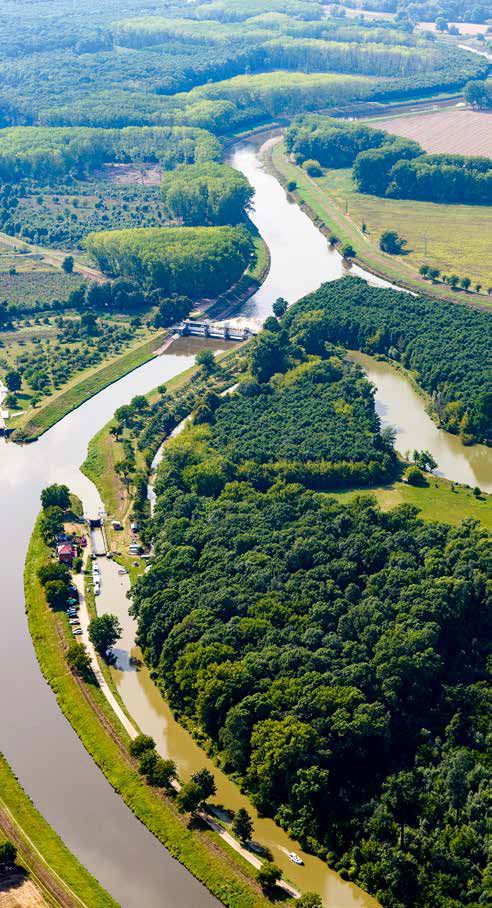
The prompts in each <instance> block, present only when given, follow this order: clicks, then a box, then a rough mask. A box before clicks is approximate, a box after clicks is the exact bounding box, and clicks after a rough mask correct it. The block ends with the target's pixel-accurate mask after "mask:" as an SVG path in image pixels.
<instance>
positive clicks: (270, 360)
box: [251, 331, 288, 383]
mask: <svg viewBox="0 0 492 908" xmlns="http://www.w3.org/2000/svg"><path fill="white" fill-rule="evenodd" d="M287 366H288V344H287V338H286V336H285V335H284V334H283V333H282V332H280V333H277V332H275V333H273V332H272V331H263V332H262V333H261V334H260V335H258V337H257V338H256V339H255V341H254V346H253V353H252V356H251V371H252V373H253V375H254V377H255V378H257V379H258V381H259V382H262V383H264V382H267V381H268V380H269V379H270V378H271V377H272V375H275V373H276V372H284V371H285V369H286V368H287Z"/></svg>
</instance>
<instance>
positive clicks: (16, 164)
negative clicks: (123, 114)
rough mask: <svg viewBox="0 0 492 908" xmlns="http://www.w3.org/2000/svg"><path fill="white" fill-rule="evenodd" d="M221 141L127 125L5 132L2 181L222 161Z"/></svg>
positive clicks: (0, 150) (184, 130)
mask: <svg viewBox="0 0 492 908" xmlns="http://www.w3.org/2000/svg"><path fill="white" fill-rule="evenodd" d="M221 154H222V147H221V144H220V142H219V141H218V140H217V139H216V138H215V136H212V135H211V134H210V133H209V132H206V131H205V130H203V129H196V128H195V129H194V128H190V127H183V126H176V127H172V128H170V127H150V126H143V127H127V128H126V129H89V128H85V127H80V128H77V127H75V128H63V127H58V128H57V127H51V128H46V127H42V126H36V127H34V126H31V127H13V128H7V129H2V130H0V179H2V180H5V181H6V182H13V181H18V180H21V179H24V178H26V177H28V178H32V179H35V180H39V181H40V182H49V181H54V180H59V179H60V177H63V176H67V175H73V176H75V177H78V178H79V179H80V178H83V177H86V176H87V175H88V174H91V173H92V172H93V171H94V170H96V169H97V168H98V167H100V166H101V165H102V164H104V163H105V162H112V163H115V162H116V163H128V162H137V161H146V162H149V161H155V162H158V163H159V164H161V165H162V167H163V168H164V169H165V170H171V169H172V168H173V167H176V166H177V165H178V164H195V163H197V164H202V163H204V162H205V161H218V160H220V158H221Z"/></svg>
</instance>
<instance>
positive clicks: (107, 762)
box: [24, 519, 271, 908]
mask: <svg viewBox="0 0 492 908" xmlns="http://www.w3.org/2000/svg"><path fill="white" fill-rule="evenodd" d="M48 557H49V550H48V548H47V546H46V545H45V544H44V542H43V539H42V537H41V534H40V530H39V519H38V521H37V523H36V525H35V528H34V531H33V535H32V537H31V541H30V544H29V550H28V553H27V559H26V567H25V575H24V585H25V595H26V603H27V614H28V620H29V627H30V631H31V636H32V639H33V643H34V646H35V649H36V654H37V658H38V661H39V664H40V667H41V670H42V672H43V674H44V676H45V678H46V680H47V681H48V683H49V684H50V686H51V687H52V689H53V691H54V692H55V695H56V697H57V700H58V702H59V704H60V707H61V709H62V710H63V712H64V714H65V716H66V717H67V719H68V720H69V722H70V723H71V725H72V726H73V728H74V729H75V731H76V732H77V734H78V735H79V737H80V739H81V740H82V742H83V744H84V746H85V747H86V749H87V750H88V752H89V753H90V754H91V756H92V757H93V759H94V760H95V762H96V763H97V765H98V766H99V767H100V768H101V770H102V771H103V772H104V774H105V776H106V778H107V779H108V781H109V782H110V784H111V785H112V786H113V788H114V789H115V791H117V792H118V793H119V794H120V795H121V796H122V798H123V800H124V801H125V803H126V804H127V805H128V807H129V808H130V809H131V810H132V811H133V813H134V814H135V815H136V816H137V817H138V819H139V820H140V821H141V822H142V823H144V825H145V826H147V828H148V829H149V830H150V831H151V832H152V833H153V834H154V835H155V836H156V837H157V838H158V839H159V840H160V841H161V842H162V844H163V845H164V846H165V847H166V848H167V849H168V851H169V852H170V853H171V854H172V855H173V856H174V857H175V858H177V860H178V861H180V862H181V863H182V864H184V866H185V867H187V869H188V870H189V871H190V872H191V873H192V874H193V875H194V876H195V877H196V878H197V879H199V880H200V881H201V882H202V883H204V884H205V885H206V886H207V888H208V889H209V890H210V891H211V892H213V893H214V895H216V896H217V898H218V899H219V900H220V901H221V902H222V903H223V904H224V905H226V906H229V908H266V906H268V905H271V902H270V901H269V900H268V899H266V898H265V897H264V896H263V895H262V894H261V892H260V891H259V890H258V887H257V886H256V885H255V883H254V872H253V871H252V869H251V868H250V867H249V866H248V865H247V864H246V862H245V861H243V860H242V859H240V858H238V857H237V856H235V855H234V856H233V855H232V853H231V854H229V852H226V851H225V850H223V849H222V846H221V844H220V840H219V838H218V837H217V836H214V834H213V833H211V832H210V833H209V832H206V831H203V832H202V831H199V830H191V829H189V828H188V827H187V825H186V824H185V821H184V820H183V818H182V817H181V816H180V814H179V813H178V811H177V808H176V807H175V806H174V804H173V802H172V801H171V800H169V799H168V798H167V799H164V798H163V797H160V796H159V794H158V793H157V792H156V791H155V790H152V789H151V788H149V787H148V786H147V785H146V784H145V782H144V781H143V780H142V777H141V776H140V775H139V774H138V772H137V771H136V769H135V768H134V766H133V764H132V762H131V760H130V757H129V756H127V755H126V748H125V746H122V744H123V745H127V744H128V739H127V737H126V733H125V732H124V729H122V728H121V726H120V725H119V723H117V720H116V719H115V717H114V716H113V714H112V712H111V710H110V708H109V707H107V710H108V715H109V714H110V715H111V723H112V725H113V735H112V734H110V732H109V729H108V728H106V727H105V726H104V725H103V724H102V722H101V721H100V718H99V717H98V715H97V713H96V710H98V711H100V712H101V714H102V712H103V710H104V704H103V703H102V702H100V701H102V700H104V698H103V697H102V695H101V694H100V692H99V691H98V689H97V688H96V689H93V688H92V687H91V689H90V692H88V696H84V695H83V693H82V692H81V687H80V686H79V684H78V682H77V680H76V679H75V678H74V676H73V675H72V674H71V673H70V672H68V671H67V666H66V662H65V659H64V654H63V649H62V647H61V645H60V635H59V632H58V631H59V626H60V622H62V623H63V616H60V615H56V614H55V613H53V612H52V611H51V610H50V609H49V607H48V605H47V603H46V599H45V596H44V591H43V588H42V586H41V584H40V582H39V580H38V577H37V571H38V568H39V567H40V566H41V564H43V563H44V562H45V561H46V559H47V558H48ZM67 633H68V630H67ZM98 693H99V699H98V698H97V694H98ZM91 701H93V702H92V703H91ZM116 726H117V737H116V734H115V733H114V728H115V727H116ZM94 906H97V902H95V903H94ZM91 908H93V906H92V905H91Z"/></svg>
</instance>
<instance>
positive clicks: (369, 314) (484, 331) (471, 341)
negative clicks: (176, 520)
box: [285, 277, 492, 441]
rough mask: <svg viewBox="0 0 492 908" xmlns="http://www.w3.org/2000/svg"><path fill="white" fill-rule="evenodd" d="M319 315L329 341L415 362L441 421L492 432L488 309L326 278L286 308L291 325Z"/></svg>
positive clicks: (488, 435)
mask: <svg viewBox="0 0 492 908" xmlns="http://www.w3.org/2000/svg"><path fill="white" fill-rule="evenodd" d="M305 317H309V319H310V320H311V321H312V322H313V328H312V330H313V335H314V336H315V345H316V346H315V347H313V348H311V345H308V347H307V349H308V351H309V352H314V351H315V349H316V348H317V346H318V345H319V344H320V343H322V342H323V341H327V342H329V343H342V344H344V345H346V346H347V347H349V348H351V349H357V350H365V351H366V352H368V353H371V354H384V355H386V356H388V357H390V359H393V360H394V361H395V362H400V363H401V364H402V365H403V366H405V367H406V368H407V369H410V370H411V371H412V372H413V373H414V375H415V377H416V379H417V381H418V383H419V385H421V387H422V388H424V389H425V391H427V393H428V394H429V395H430V396H431V407H432V410H433V412H434V413H435V414H436V415H437V417H438V419H439V422H440V424H441V425H442V426H444V427H445V428H446V429H448V431H450V432H459V433H461V434H462V435H463V436H464V437H465V438H468V439H470V440H471V439H479V440H484V441H490V439H492V398H491V394H490V392H489V391H488V388H489V386H490V368H489V354H490V349H491V345H492V335H491V331H492V326H491V319H490V315H489V314H488V313H486V312H480V311H477V310H474V309H469V308H468V307H466V306H452V305H449V304H447V303H441V302H438V301H437V300H432V301H431V300H426V299H425V298H423V297H411V296H409V295H408V294H406V293H400V292H398V291H395V290H385V289H380V288H376V287H370V286H369V285H368V284H366V283H365V281H361V280H359V279H358V278H352V277H350V278H345V279H344V280H342V281H336V282H332V283H327V284H323V286H322V287H320V289H319V290H317V291H316V292H315V293H313V294H311V295H310V296H308V297H305V299H304V300H301V301H300V302H299V303H298V304H297V305H296V306H295V307H293V308H292V309H291V310H289V312H287V314H286V316H285V322H286V324H287V325H288V326H289V330H291V331H292V330H294V329H296V324H297V325H298V329H299V330H301V329H302V327H303V321H304V318H305Z"/></svg>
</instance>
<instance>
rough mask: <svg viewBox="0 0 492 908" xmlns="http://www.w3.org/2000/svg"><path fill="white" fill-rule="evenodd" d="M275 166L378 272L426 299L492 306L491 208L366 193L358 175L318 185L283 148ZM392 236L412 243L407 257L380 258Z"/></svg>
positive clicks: (341, 173) (326, 176) (341, 174)
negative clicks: (428, 275) (423, 270)
mask: <svg viewBox="0 0 492 908" xmlns="http://www.w3.org/2000/svg"><path fill="white" fill-rule="evenodd" d="M273 163H274V166H275V169H276V170H277V172H278V173H280V175H281V176H282V177H283V178H284V180H286V181H289V180H295V181H296V183H297V194H298V197H299V198H300V200H301V201H303V202H305V203H306V204H307V205H308V206H309V207H310V209H311V211H312V212H314V214H315V215H316V216H317V217H318V218H320V220H321V221H322V222H323V223H324V224H325V225H326V227H327V228H328V230H329V232H333V233H334V234H336V236H338V237H339V239H340V240H341V242H342V243H351V244H352V245H353V247H354V249H355V250H356V252H357V258H358V259H359V260H360V261H361V262H362V263H364V264H366V265H368V266H369V268H371V269H372V270H374V271H375V272H376V273H378V274H382V275H385V276H387V277H388V278H389V279H390V280H392V281H400V282H403V283H404V284H405V285H406V286H409V287H411V288H412V289H413V290H417V291H419V292H421V293H422V292H423V293H426V292H429V293H431V294H432V295H434V296H439V297H441V298H445V299H451V298H452V299H453V300H454V301H456V302H470V303H472V304H479V305H480V306H485V307H486V306H488V305H490V301H491V298H490V296H489V295H488V294H487V291H488V288H489V287H492V256H491V249H490V246H491V241H490V237H491V236H492V207H488V206H482V205H480V206H478V205H477V206H473V205H440V204H435V203H433V202H416V201H413V200H407V199H386V198H380V197H379V196H374V195H364V194H363V193H360V192H358V191H357V190H356V188H355V186H354V183H353V181H352V172H351V170H348V169H347V170H345V169H343V170H329V171H326V172H324V173H323V175H322V176H321V177H319V178H316V179H313V178H312V177H309V176H308V175H307V174H306V172H305V171H304V170H302V169H301V168H300V167H297V166H296V165H294V164H291V163H290V162H289V161H287V158H286V156H285V154H284V153H283V151H282V148H281V146H280V145H277V146H276V147H275V149H274V152H273ZM362 225H365V233H363V232H362ZM385 230H396V231H397V233H399V234H400V236H401V237H403V238H404V239H406V240H407V243H408V246H407V247H406V253H407V254H406V255H398V256H396V255H387V254H385V253H383V252H381V250H380V249H379V238H380V236H381V234H382V233H383V232H384V231H385ZM423 264H427V265H429V266H431V267H433V268H434V267H435V268H438V269H439V270H440V271H441V273H442V274H452V273H457V274H458V275H459V277H460V278H462V277H469V278H470V279H471V281H472V287H475V285H476V284H480V285H481V292H480V294H478V293H467V294H465V293H463V292H462V291H450V289H449V288H447V287H446V286H445V285H443V284H440V283H439V284H437V283H436V284H431V283H430V281H424V280H422V279H421V277H420V275H419V273H418V271H419V268H420V266H421V265H423Z"/></svg>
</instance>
